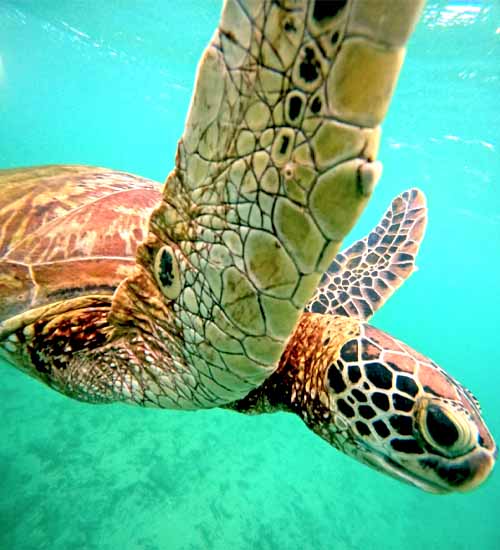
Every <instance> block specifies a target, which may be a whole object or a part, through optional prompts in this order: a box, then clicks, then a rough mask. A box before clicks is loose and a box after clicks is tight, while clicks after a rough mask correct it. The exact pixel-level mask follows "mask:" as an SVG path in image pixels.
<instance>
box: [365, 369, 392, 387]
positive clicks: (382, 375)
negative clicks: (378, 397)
mask: <svg viewBox="0 0 500 550" xmlns="http://www.w3.org/2000/svg"><path fill="white" fill-rule="evenodd" d="M365 372H366V377H367V378H368V380H370V382H372V384H375V386H377V388H381V389H383V390H388V389H390V388H391V387H392V372H391V371H390V370H389V369H388V368H387V367H384V365H382V364H381V363H368V364H366V365H365Z"/></svg>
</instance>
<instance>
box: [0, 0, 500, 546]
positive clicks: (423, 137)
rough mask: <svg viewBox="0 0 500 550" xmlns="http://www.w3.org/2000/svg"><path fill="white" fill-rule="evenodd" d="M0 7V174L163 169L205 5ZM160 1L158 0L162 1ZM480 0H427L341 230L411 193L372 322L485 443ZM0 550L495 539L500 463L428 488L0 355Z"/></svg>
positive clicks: (493, 374) (485, 215) (490, 144)
mask: <svg viewBox="0 0 500 550" xmlns="http://www.w3.org/2000/svg"><path fill="white" fill-rule="evenodd" d="M138 5H139V3H137V2H133V1H132V0H114V1H109V0H108V1H107V2H97V1H93V2H89V1H83V0H72V1H71V2H55V1H53V0H7V1H5V0H4V1H3V2H2V3H1V5H0V167H10V166H17V165H33V164H46V163H70V162H78V163H88V164H96V165H104V166H108V167H112V168H116V169H122V170H128V171H131V172H135V173H138V174H141V175H144V176H148V177H151V178H155V179H159V180H162V179H163V178H164V177H165V175H166V174H167V173H168V171H169V170H170V168H171V167H172V165H173V155H174V152H175V144H176V140H177V139H178V137H179V136H180V135H181V132H182V127H183V122H184V116H185V112H186V109H187V106H188V102H189V98H190V91H191V88H192V82H193V78H194V73H195V66H196V62H197V60H198V57H199V55H200V53H201V51H202V49H203V47H204V46H205V44H206V42H207V41H208V39H209V37H210V35H211V34H212V31H213V29H214V28H215V25H216V22H217V19H218V14H219V9H220V3H219V2H215V1H207V0H204V1H201V0H199V1H195V0H191V1H184V2H182V3H175V7H174V3H166V2H161V1H160V0H146V1H144V0H143V1H142V2H141V3H140V6H141V7H140V8H138V7H137V6H138ZM164 5H167V7H166V8H165V7H164ZM499 59H500V7H499V5H498V2H495V0H492V1H490V2H486V1H485V2H478V3H474V4H472V3H469V4H467V3H466V2H455V3H454V4H448V3H447V2H439V3H434V2H431V3H430V4H429V5H428V7H427V9H426V12H425V15H424V18H423V20H422V22H421V24H420V25H419V27H418V29H417V31H416V34H415V36H414V38H413V40H412V42H411V45H410V50H409V54H408V58H407V62H406V65H405V67H404V70H403V73H402V77H401V81H400V84H399V87H398V89H397V92H396V94H395V97H394V101H393V104H392V107H391V110H390V113H389V116H388V119H387V121H386V124H385V126H384V135H383V142H382V147H381V152H380V158H381V159H382V161H383V162H384V164H385V171H384V175H383V179H382V182H381V184H380V187H379V189H378V190H377V193H376V196H375V198H374V200H373V201H372V202H371V204H370V206H369V209H368V211H367V212H366V214H365V215H364V217H363V219H362V220H361V222H360V224H359V225H358V226H357V228H356V230H355V232H354V233H353V235H352V237H351V240H352V239H354V238H358V237H360V236H361V235H363V234H364V233H365V232H366V231H367V230H368V229H370V228H371V227H372V226H373V225H374V224H375V223H376V221H377V220H378V217H379V216H380V214H381V213H382V212H383V210H384V208H385V206H386V205H387V204H388V203H389V201H390V199H391V198H392V197H393V196H394V195H395V194H397V193H399V192H400V191H401V190H403V189H405V188H407V187H410V186H415V185H417V186H419V187H421V188H422V189H423V190H424V191H425V192H426V194H427V196H428V201H429V208H430V214H429V215H430V223H429V228H428V231H427V236H426V239H425V242H424V244H423V246H422V250H421V253H420V256H419V261H418V265H419V267H420V270H419V271H418V272H417V273H416V274H415V275H414V276H413V277H412V279H411V280H410V282H409V283H407V284H406V285H405V286H404V288H403V289H402V290H400V291H399V292H398V293H397V295H395V296H394V297H393V298H392V299H391V301H390V302H389V303H388V304H387V305H386V306H384V309H383V310H382V311H381V312H380V313H379V314H377V316H376V318H375V320H374V323H375V324H376V325H377V326H379V327H380V328H383V329H385V330H387V331H389V332H391V333H393V334H394V335H396V336H397V337H399V338H401V339H403V340H405V341H407V342H408V343H410V344H411V345H413V346H414V347H416V348H417V349H419V350H421V351H422V352H424V353H426V354H427V355H430V356H431V357H433V358H434V359H435V360H436V361H438V362H439V363H440V364H441V365H442V366H443V367H445V368H446V369H447V370H448V371H450V372H451V373H452V374H453V375H454V376H455V377H456V378H458V379H459V380H461V381H462V382H463V383H465V384H466V385H467V386H468V387H469V388H470V389H471V390H472V391H473V392H474V393H475V394H476V395H477V397H478V398H479V399H480V401H481V403H482V406H483V410H484V415H485V418H486V420H487V422H488V424H489V426H490V428H491V430H492V432H493V434H494V435H495V436H496V438H497V440H499V439H500V400H499V395H500V389H499V388H500V369H499V363H500V346H499V345H498V341H499V337H498V330H497V327H498V312H499V311H500V291H499V290H498V288H499V283H500V276H499V270H500V260H499V251H500V199H499V189H498V174H500V156H499V148H500V129H499V128H500V114H499V110H498V98H499V97H500V65H499V61H498V60H499ZM1 382H2V390H3V391H2V393H1V399H0V418H1V426H0V440H1V448H0V548H1V549H2V550H3V549H6V550H11V549H12V550H14V549H15V550H21V549H23V550H24V549H51V550H63V549H64V550H65V549H68V548H84V549H99V550H100V549H106V550H107V549H110V550H111V549H116V548H122V549H126V550H129V549H144V550H153V549H162V550H163V549H168V550H177V549H179V550H180V549H183V550H184V549H186V550H187V549H189V550H198V549H212V548H213V549H217V550H226V549H251V548H262V549H264V550H267V549H269V550H271V549H273V550H274V549H287V550H289V549H296V548H297V549H298V548H300V549H377V550H378V549H384V550H385V549H400V548H405V550H413V549H421V548H426V549H434V548H440V549H451V548H453V549H454V550H468V549H469V548H474V549H480V550H486V549H498V548H500V527H499V514H498V501H499V498H500V475H499V473H498V472H494V473H493V475H492V476H491V479H489V480H488V481H487V482H486V484H485V485H484V486H483V487H481V488H479V489H478V490H476V491H475V492H473V493H471V494H466V495H451V496H444V497H443V496H441V497H436V496H432V495H427V494H424V493H422V492H419V491H417V490H416V489H413V488H411V487H407V486H404V485H402V484H400V483H398V482H397V481H394V480H392V479H389V478H386V477H384V476H382V475H380V474H377V473H376V472H373V471H371V470H369V469H368V468H366V467H364V466H361V465H359V464H357V463H356V462H354V461H353V460H351V459H349V458H347V457H344V456H343V455H342V454H340V453H339V452H337V451H335V450H333V449H332V448H330V447H329V446H328V445H326V444H325V443H324V442H323V441H322V440H320V439H319V438H317V437H315V436H314V435H313V434H312V433H310V432H308V430H307V429H306V428H305V427H303V426H302V425H301V422H300V421H299V420H298V419H297V418H294V417H293V416H291V415H284V414H277V415H274V416H267V417H266V416H261V417H245V416H239V415H237V414H233V413H229V412H224V411H219V410H215V411H200V412H196V413H179V412H170V411H151V410H141V409H138V408H135V409H134V408H127V407H125V406H120V405H114V406H108V407H106V406H89V405H84V404H81V403H77V402H72V401H70V400H68V399H66V398H64V397H62V396H60V395H58V394H56V393H54V392H51V391H49V390H47V389H46V388H44V387H42V386H41V385H39V384H38V383H36V382H35V381H32V380H31V379H29V378H27V377H25V376H23V375H22V374H21V373H19V372H17V371H15V370H13V369H11V368H8V367H7V366H5V365H2V370H1Z"/></svg>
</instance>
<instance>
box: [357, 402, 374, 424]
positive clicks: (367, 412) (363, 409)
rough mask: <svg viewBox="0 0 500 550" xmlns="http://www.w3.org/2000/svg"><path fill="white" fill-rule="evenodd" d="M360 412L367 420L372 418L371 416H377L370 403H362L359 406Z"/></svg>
mask: <svg viewBox="0 0 500 550" xmlns="http://www.w3.org/2000/svg"><path fill="white" fill-rule="evenodd" d="M358 411H359V414H360V415H361V416H362V417H363V418H366V419H367V420H370V418H373V417H374V416H375V414H376V413H375V411H374V410H373V409H372V408H371V407H370V406H369V405H360V406H359V408H358Z"/></svg>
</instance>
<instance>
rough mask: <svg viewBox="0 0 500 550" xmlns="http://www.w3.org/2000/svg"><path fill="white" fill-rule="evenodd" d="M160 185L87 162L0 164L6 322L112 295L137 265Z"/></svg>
mask: <svg viewBox="0 0 500 550" xmlns="http://www.w3.org/2000/svg"><path fill="white" fill-rule="evenodd" d="M160 192H161V187H160V184H158V183H156V182H153V181H151V180H147V179H144V178H141V177H138V176H133V175H131V174H127V173H125V172H117V171H114V170H109V169H104V168H94V167H89V166H63V165H53V166H43V167H34V168H20V169H14V170H1V171H0V322H2V321H5V320H6V319H8V318H10V317H12V316H15V315H17V314H19V313H23V312H25V311H27V310H29V309H32V308H35V307H39V306H44V305H47V304H50V303H54V302H58V301H61V300H67V299H71V298H75V297H80V296H85V295H88V294H112V293H113V292H114V290H115V288H116V287H117V285H118V284H119V283H120V281H121V280H122V279H123V278H124V277H126V276H127V275H128V274H130V273H131V271H132V269H133V266H134V265H135V258H134V256H135V251H136V249H137V246H138V244H139V243H140V242H141V241H142V240H143V238H144V237H145V235H146V233H147V223H148V219H149V214H150V212H151V210H152V208H153V207H154V206H155V204H156V203H157V202H158V200H159V198H160Z"/></svg>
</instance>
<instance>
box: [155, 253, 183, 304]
mask: <svg viewBox="0 0 500 550" xmlns="http://www.w3.org/2000/svg"><path fill="white" fill-rule="evenodd" d="M154 272H155V277H156V281H157V282H158V285H159V287H160V289H161V291H162V292H163V294H165V296H166V297H167V298H169V299H170V300H174V299H175V298H177V296H178V295H179V292H180V289H181V283H180V277H179V266H178V264H177V260H176V258H175V255H174V251H173V250H172V248H171V247H170V246H162V247H161V248H160V249H159V250H158V252H157V253H156V257H155V262H154Z"/></svg>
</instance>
